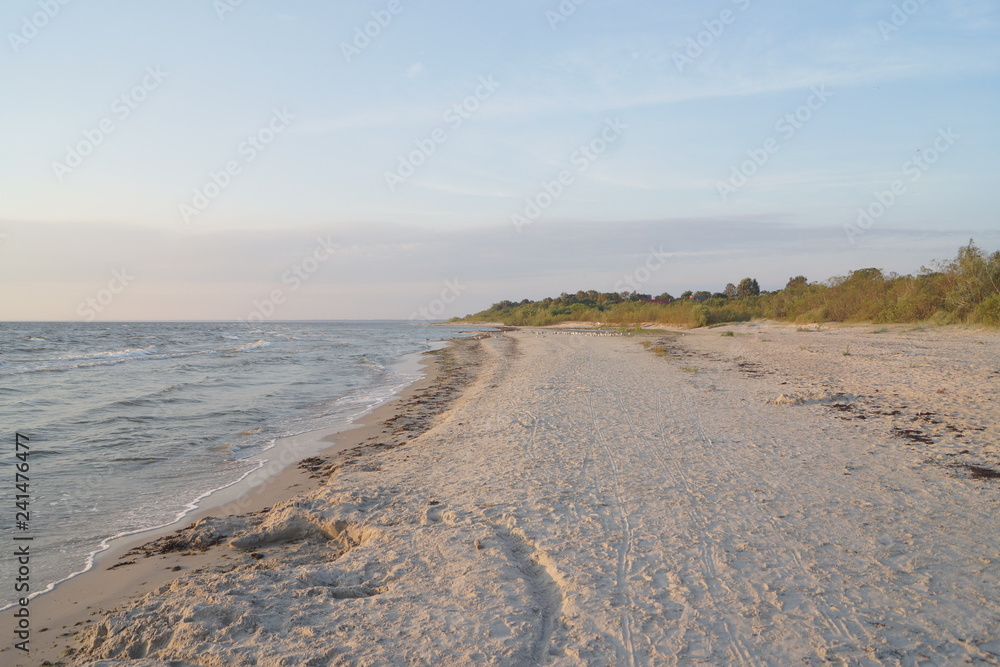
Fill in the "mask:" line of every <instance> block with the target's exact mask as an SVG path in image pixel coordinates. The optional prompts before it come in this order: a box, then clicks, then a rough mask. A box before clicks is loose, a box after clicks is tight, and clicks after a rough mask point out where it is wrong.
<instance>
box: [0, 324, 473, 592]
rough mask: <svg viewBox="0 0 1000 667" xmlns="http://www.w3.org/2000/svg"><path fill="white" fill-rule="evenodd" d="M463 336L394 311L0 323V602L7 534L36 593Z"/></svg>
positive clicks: (339, 417) (366, 400) (361, 407)
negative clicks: (351, 316)
mask: <svg viewBox="0 0 1000 667" xmlns="http://www.w3.org/2000/svg"><path fill="white" fill-rule="evenodd" d="M463 335H468V329H464V328H460V327H450V326H445V327H442V326H429V325H425V324H412V323H403V322H301V323H299V322H280V323H269V322H268V323H258V324H253V325H247V324H243V323H54V322H53V323H0V424H2V425H3V426H2V438H0V442H2V446H0V540H2V544H3V547H2V549H0V553H2V554H3V555H2V557H0V591H2V595H0V608H6V607H8V606H10V605H11V604H13V603H14V602H15V600H16V599H17V598H18V597H20V596H22V595H23V593H15V590H14V585H13V583H12V582H14V581H15V578H16V576H17V574H18V568H19V564H18V562H17V558H16V555H15V554H16V548H15V546H14V545H25V544H27V545H30V553H31V558H30V593H31V594H33V595H36V594H39V593H42V592H45V591H46V590H50V589H51V588H52V587H53V586H54V585H56V584H57V583H59V582H62V581H65V580H66V579H68V578H70V577H73V576H76V575H77V574H80V573H82V572H84V571H86V570H87V569H89V568H91V567H92V566H93V563H94V558H95V556H96V555H97V554H98V553H100V552H101V551H102V550H104V549H105V548H106V547H107V545H108V543H109V541H110V540H112V539H113V538H116V537H121V536H126V535H131V534H136V533H140V532H142V531H145V530H149V529H153V528H160V527H163V526H167V525H170V524H174V523H178V524H179V523H180V522H181V521H183V519H184V516H185V515H187V514H189V513H190V512H192V511H194V510H195V509H197V507H198V506H199V505H201V504H202V503H204V502H207V501H209V500H210V499H211V498H212V494H213V493H216V492H218V491H220V490H222V489H229V490H230V491H231V490H233V489H232V487H233V485H236V484H238V483H239V482H240V481H241V480H243V479H245V478H246V477H247V476H248V475H250V474H251V473H253V472H254V471H255V470H257V469H258V468H261V467H262V466H264V465H265V464H266V463H267V461H268V453H269V451H270V450H272V449H273V448H274V447H275V445H276V443H277V442H278V441H279V440H280V439H283V438H288V437H289V436H294V435H298V434H303V433H307V432H310V431H316V430H321V429H338V428H347V427H349V426H350V424H351V423H352V422H354V421H355V420H357V419H358V418H359V417H361V416H362V415H364V414H365V413H367V412H369V411H371V410H372V409H374V408H376V407H377V406H379V405H381V404H382V403H384V402H385V401H387V400H388V399H390V398H391V397H392V396H393V395H395V394H397V393H398V392H399V391H401V390H402V389H403V388H404V387H406V386H407V385H409V384H411V383H412V382H414V381H415V380H417V379H419V377H420V376H421V370H420V368H421V367H420V365H419V363H418V361H419V358H420V357H419V355H420V353H422V352H426V351H429V350H433V349H437V348H440V347H441V346H442V345H443V343H442V342H440V341H441V340H442V339H447V338H454V337H459V336H463ZM18 433H20V434H22V435H23V436H25V437H26V438H28V439H27V440H24V439H22V440H21V442H22V444H24V445H26V446H27V449H24V448H22V449H21V450H20V451H21V453H22V456H21V458H20V459H19V458H18V457H17V453H18V452H17V446H16V442H15V438H16V434H18ZM300 440H301V439H300ZM286 442H287V441H286ZM24 452H27V455H24ZM24 464H27V465H26V466H25V465H24ZM19 465H20V466H21V468H18V466H19ZM19 472H20V474H21V475H22V477H20V478H18V477H17V475H18V473H19ZM25 478H26V479H25ZM19 484H21V485H23V486H20V487H19V486H18V485H19ZM24 491H27V493H23V492H24ZM24 496H27V498H25V497H24ZM18 503H24V504H21V505H20V506H19V505H18ZM178 527H179V526H178ZM15 537H17V538H25V537H30V538H31V539H30V540H24V539H21V540H16V541H15V540H14V538H15Z"/></svg>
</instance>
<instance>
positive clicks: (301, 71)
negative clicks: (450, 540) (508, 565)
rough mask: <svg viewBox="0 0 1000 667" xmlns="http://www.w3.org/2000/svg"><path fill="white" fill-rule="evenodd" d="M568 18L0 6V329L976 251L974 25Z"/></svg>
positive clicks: (989, 154) (422, 5)
mask: <svg viewBox="0 0 1000 667" xmlns="http://www.w3.org/2000/svg"><path fill="white" fill-rule="evenodd" d="M577 2H579V0H576V2H574V1H573V0H565V1H564V2H561V3H560V1H559V0H552V1H548V2H546V1H537V0H508V1H506V2H503V3H458V2H448V3H441V2H438V3H431V2H421V1H420V0H398V2H394V1H392V0H378V1H373V2H367V1H366V2H356V3H338V5H337V6H330V5H329V4H328V3H322V2H305V1H301V2H281V3H279V2H276V1H272V2H268V1H266V0H243V2H241V3H238V4H237V3H236V2H235V0H218V1H217V2H213V1H212V0H180V1H175V2H151V3H126V2H110V1H101V0H95V1H92V2H78V1H73V0H71V1H68V2H66V4H62V3H60V2H59V0H31V1H28V0H8V2H5V3H4V4H3V6H2V8H0V33H2V35H3V37H4V39H3V44H0V81H2V82H3V84H4V90H5V93H6V99H5V104H3V105H2V106H0V121H2V128H3V129H2V132H0V235H2V236H0V281H3V283H5V284H4V285H3V292H4V295H5V296H4V301H3V302H2V304H0V319H54V320H76V319H85V318H86V317H87V314H88V313H91V311H93V312H94V313H95V314H96V317H97V319H107V320H122V319H234V318H246V317H247V316H248V314H252V313H254V312H257V313H261V312H262V311H265V310H271V309H269V308H268V307H267V305H266V303H265V302H266V301H268V300H269V299H271V297H272V296H275V294H274V293H275V291H276V290H277V291H278V292H279V293H280V294H279V295H278V296H280V303H275V307H274V308H273V312H270V313H268V314H267V317H269V318H274V319H300V318H401V319H405V318H408V317H410V316H411V315H413V314H414V313H417V312H419V311H420V309H421V308H424V312H426V309H427V307H428V305H429V304H435V303H436V302H438V301H440V302H441V303H440V304H439V305H443V306H444V307H443V308H441V307H438V308H436V310H437V311H439V312H440V314H441V315H442V316H450V315H455V314H465V313H468V312H472V311H476V310H479V309H481V308H484V307H486V306H488V305H489V304H490V303H492V302H494V301H498V300H500V299H506V298H510V299H521V298H526V297H527V298H540V297H543V296H547V295H553V294H558V293H559V292H561V291H576V290H577V289H598V290H602V291H610V290H612V289H615V286H616V284H618V283H619V282H620V281H621V279H622V277H623V276H629V275H633V274H634V273H635V271H636V269H637V268H638V267H640V266H642V265H643V264H644V262H645V260H646V258H647V257H648V256H649V254H650V253H651V252H653V251H654V250H655V251H656V252H657V253H659V254H660V255H661V256H665V257H666V258H667V261H665V262H664V263H663V267H662V268H661V269H659V270H657V271H655V272H654V273H653V274H652V275H650V276H649V278H648V280H647V281H646V282H645V283H644V284H643V290H642V291H648V292H652V293H659V292H663V291H670V292H672V293H673V294H679V293H680V292H682V291H683V290H685V289H711V290H719V289H721V288H722V287H723V286H724V285H725V283H727V282H738V280H739V279H740V278H742V277H744V276H746V275H752V276H755V277H757V278H758V279H759V280H760V282H761V285H762V287H764V288H769V289H776V288H779V287H782V286H783V285H784V282H785V281H786V280H787V278H788V277H789V276H791V275H796V274H806V275H807V276H808V277H809V278H811V279H814V280H822V279H826V278H829V277H830V276H832V275H837V274H843V273H845V272H847V271H849V270H851V269H856V268H862V267H866V266H878V267H882V268H885V269H887V270H892V271H899V272H912V271H916V270H918V269H919V268H920V266H921V265H922V264H927V263H929V262H930V261H931V260H934V259H945V258H948V257H951V256H952V255H953V254H954V252H955V250H956V249H957V247H958V246H959V245H960V244H962V243H965V242H967V241H968V239H969V238H970V237H975V238H976V240H977V242H979V244H980V245H982V246H984V247H986V248H988V249H990V250H993V249H997V248H1000V225H998V224H997V223H998V219H997V205H996V198H995V192H994V189H995V187H996V184H997V177H998V175H1000V169H998V166H997V156H998V155H1000V150H998V149H1000V130H998V126H997V123H996V120H995V118H996V113H997V109H998V108H1000V104H998V102H1000V85H998V83H1000V78H998V69H1000V11H998V9H1000V7H998V3H997V2H988V1H979V0H943V1H938V2H930V1H929V0H928V1H926V2H920V1H919V0H908V1H907V2H880V1H874V0H873V1H865V2H843V3H829V2H819V1H812V0H803V1H800V2H795V3H789V2H785V3H778V2H774V1H773V0H772V1H770V2H766V1H764V0H716V1H713V2H704V3H697V4H696V3H681V2H672V1H665V2H662V1H661V2H620V1H613V0H606V1H602V0H586V1H584V2H579V4H577ZM234 5H235V6H234ZM46 12H47V14H46ZM379 21H381V23H379ZM366 30H367V31H368V33H369V35H368V36H362V37H358V35H364V32H365V31H366ZM81 153H86V155H81ZM401 161H402V166H401ZM411 171H412V173H411ZM387 174H388V175H387ZM213 175H214V176H213ZM560 177H562V178H563V180H564V182H563V183H562V184H560V183H559V179H560ZM894 187H895V189H896V193H895V194H893V192H892V191H893V188H894ZM880 199H881V201H880ZM859 209H862V210H865V211H868V212H869V214H870V217H869V218H868V219H867V221H866V220H863V221H862V225H863V226H861V225H859V224H858V219H859ZM512 216H513V217H512ZM518 220H520V222H521V223H522V224H517V223H516V221H518ZM524 223H527V224H524ZM317 239H322V240H323V242H322V243H320V242H319V241H318V240H317ZM332 246H336V248H335V249H330V248H331V247H332ZM309 256H314V258H315V257H319V259H316V261H315V266H312V265H313V262H312V261H311V260H310V261H309V262H307V264H309V265H310V266H311V267H312V268H313V270H312V271H311V272H303V271H302V270H299V271H298V273H299V274H300V275H298V276H297V281H296V280H295V279H288V275H289V271H292V272H293V274H294V273H295V271H294V268H295V267H296V266H297V264H298V263H301V262H302V261H303V259H304V258H306V257H309ZM123 269H124V270H125V274H124V275H125V276H127V277H128V278H127V279H125V280H118V282H114V281H115V280H116V279H115V277H114V273H113V272H114V271H119V272H120V271H122V270H123ZM643 275H644V274H643ZM446 281H450V282H447V283H446ZM109 283H110V287H109ZM123 283H124V284H123ZM449 284H451V285H456V284H457V285H459V286H460V288H458V289H452V288H449V287H447V285H449ZM111 288H114V289H111ZM449 290H450V291H449ZM443 293H445V294H446V295H447V298H443V297H442V294H443ZM88 298H89V299H97V298H100V302H99V305H100V309H99V310H98V309H96V308H90V307H82V306H81V304H84V303H86V302H87V299H88ZM445 301H447V303H444V302H445ZM261 304H264V306H263V308H262V307H261Z"/></svg>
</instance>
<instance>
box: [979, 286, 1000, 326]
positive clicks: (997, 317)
mask: <svg viewBox="0 0 1000 667" xmlns="http://www.w3.org/2000/svg"><path fill="white" fill-rule="evenodd" d="M976 316H977V317H978V318H979V321H980V322H982V323H983V324H985V325H987V326H990V327H1000V294H994V295H993V296H991V297H989V298H988V299H986V300H985V301H983V302H982V303H980V304H979V306H978V307H977V308H976Z"/></svg>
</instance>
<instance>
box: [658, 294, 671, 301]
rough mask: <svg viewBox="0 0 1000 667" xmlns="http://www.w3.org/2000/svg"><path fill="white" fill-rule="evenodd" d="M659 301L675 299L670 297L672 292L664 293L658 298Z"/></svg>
mask: <svg viewBox="0 0 1000 667" xmlns="http://www.w3.org/2000/svg"><path fill="white" fill-rule="evenodd" d="M656 300H657V301H673V300H674V297H672V296H670V292H664V293H663V294H660V295H659V296H657V297H656Z"/></svg>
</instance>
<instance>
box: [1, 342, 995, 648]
mask: <svg viewBox="0 0 1000 667" xmlns="http://www.w3.org/2000/svg"><path fill="white" fill-rule="evenodd" d="M644 343H645V344H644ZM998 418H1000V337H998V336H997V335H996V333H995V332H992V333H991V332H987V331H978V330H974V329H964V328H957V327H947V328H917V327H903V326H892V327H887V328H883V327H875V326H850V327H848V326H836V327H826V326H823V327H815V326H811V327H797V326H795V325H787V324H773V323H750V324H740V325H731V326H726V327H721V328H712V329H699V330H691V331H680V330H654V331H647V332H644V333H641V334H636V335H632V336H627V335H600V334H595V333H593V332H577V331H570V330H566V329H562V330H557V329H521V330H516V331H506V332H502V333H498V334H495V335H492V336H490V337H485V338H481V339H474V340H467V341H463V342H459V343H455V344H453V345H452V346H451V348H450V349H449V350H448V352H447V353H446V354H444V355H441V358H440V359H439V361H438V362H437V364H436V367H435V368H434V370H433V372H432V373H431V375H430V376H429V377H428V378H427V379H426V380H425V381H423V382H422V383H420V384H419V385H418V386H415V387H413V388H411V390H410V391H409V392H408V394H407V395H406V396H405V397H403V398H402V399H401V400H399V401H396V402H394V403H392V404H390V405H389V406H386V407H385V408H383V410H382V411H381V412H379V413H378V414H377V415H373V416H372V418H371V419H369V420H366V423H367V424H369V426H368V427H366V429H367V430H365V429H360V430H356V431H350V432H347V433H345V434H341V435H339V436H337V438H336V439H337V443H336V447H337V449H336V451H328V452H326V453H324V454H321V455H319V456H317V457H315V458H313V459H311V460H310V461H309V462H308V464H307V466H306V468H305V469H299V470H298V471H297V472H295V471H289V473H288V474H289V475H290V476H286V477H281V478H280V479H275V480H273V481H272V483H271V485H270V486H269V487H268V488H269V489H270V490H269V491H267V492H266V493H264V492H261V493H259V494H257V495H256V498H255V502H256V505H251V504H250V503H247V502H244V501H240V502H238V503H237V505H236V506H237V507H238V509H239V511H238V512H227V511H225V509H226V507H225V506H223V507H220V508H216V512H215V516H214V517H207V518H206V517H198V521H199V522H198V523H197V525H196V526H195V527H194V528H193V529H190V530H186V531H182V532H180V533H171V534H170V535H168V536H166V540H161V541H160V542H159V543H158V545H157V546H156V547H150V548H147V549H146V550H145V552H133V553H132V555H131V556H127V555H126V556H124V557H123V558H119V557H120V556H122V555H123V554H121V553H117V554H114V555H113V556H109V558H111V557H113V558H115V559H118V561H119V562H126V561H131V560H134V561H135V563H134V564H130V565H123V566H121V567H116V568H115V569H113V570H107V569H106V568H107V567H110V566H111V565H113V564H114V563H113V562H109V561H108V560H105V561H104V562H103V563H102V568H101V569H100V571H99V572H97V571H95V572H94V573H92V574H93V576H88V575H84V576H82V577H80V578H79V579H78V580H75V581H76V583H78V584H79V585H80V586H81V588H78V589H73V588H71V586H70V585H69V584H68V585H66V586H65V587H60V589H57V590H56V591H55V592H54V593H52V594H51V595H50V596H43V597H42V598H40V599H39V600H38V601H37V602H38V605H37V610H36V609H35V608H34V607H33V613H35V611H37V614H38V615H37V616H36V617H35V620H34V623H35V627H36V628H41V627H45V626H44V625H39V624H41V623H42V618H43V614H49V616H48V617H47V618H48V619H49V620H48V621H47V622H46V624H47V625H48V630H47V631H46V632H45V633H41V632H36V634H35V635H34V636H33V646H35V648H36V651H34V652H33V653H32V656H31V662H25V663H19V664H40V663H41V662H42V661H43V660H50V661H53V662H56V661H58V660H62V661H63V662H65V663H66V664H74V665H76V664H79V665H84V664H92V665H100V666H111V665H119V664H134V665H141V666H152V665H166V664H171V665H180V666H188V665H198V666H201V667H216V666H218V667H222V666H224V665H226V666H228V665H257V666H259V667H271V666H279V665H282V666H285V665H316V666H319V665H473V664H497V665H542V664H547V665H669V664H746V665H759V664H774V665H779V664H792V663H796V664H822V663H828V662H832V663H834V664H841V663H847V664H862V665H881V664H901V665H917V664H927V665H938V664H965V663H977V664H997V663H998V662H1000V531H998V528H1000V518H998V512H997V510H998V501H1000V479H996V478H995V476H1000V473H996V472H995V471H998V470H1000V448H998V445H1000V439H998V435H1000V419H998ZM356 446H360V448H354V447H356ZM337 452H339V453H337ZM231 514H236V515H238V516H228V515H231ZM133 546H135V545H133ZM164 551H166V553H162V552H164ZM94 582H98V583H94ZM101 582H103V583H101ZM113 582H117V583H113ZM70 584H73V585H75V583H74V582H70ZM102 587H104V588H102ZM105 589H106V590H105ZM112 589H113V590H112ZM100 591H103V592H100ZM129 594H138V595H140V597H136V598H133V599H129ZM74 603H75V604H74ZM45 605H48V607H46V606H45ZM109 608H110V611H108V613H106V614H105V613H103V612H100V613H96V612H97V611H98V609H109ZM45 609H48V611H45ZM73 633H75V634H73ZM67 649H69V651H70V652H69V653H64V651H66V650H67ZM5 656H7V657H5ZM9 656H11V652H10V650H8V651H7V652H5V653H4V654H0V661H6V660H8V657H9ZM5 664H8V663H6V662H5Z"/></svg>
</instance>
